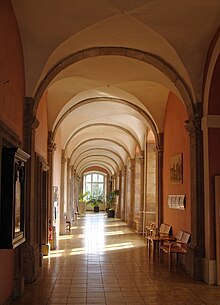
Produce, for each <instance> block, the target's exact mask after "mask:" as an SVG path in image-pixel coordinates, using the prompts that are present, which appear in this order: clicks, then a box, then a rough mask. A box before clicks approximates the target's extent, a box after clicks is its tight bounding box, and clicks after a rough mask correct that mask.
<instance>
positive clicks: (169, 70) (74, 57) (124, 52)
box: [33, 46, 194, 117]
mask: <svg viewBox="0 0 220 305" xmlns="http://www.w3.org/2000/svg"><path fill="white" fill-rule="evenodd" d="M110 55H111V56H112V55H116V56H124V57H129V58H132V59H135V60H139V61H141V62H144V63H147V64H150V65H152V66H154V67H155V68H157V69H158V70H160V71H161V72H162V73H163V74H165V75H166V76H167V78H168V79H169V80H170V81H171V82H173V84H174V85H175V87H176V88H177V90H178V91H179V92H180V95H181V96H182V99H183V102H184V103H185V106H186V109H187V112H188V116H189V117H191V116H193V113H194V105H193V93H192V92H191V90H190V88H189V87H188V85H187V84H186V82H185V81H184V79H183V78H182V77H181V76H180V75H179V74H178V73H177V71H176V70H175V68H174V67H172V66H171V65H170V64H169V63H168V62H166V61H165V60H164V59H163V58H161V57H159V56H157V55H155V54H152V53H150V52H144V51H141V50H137V49H133V48H125V47H112V46H109V47H92V48H88V49H84V50H81V51H78V52H76V53H73V54H71V55H70V56H67V57H66V58H64V59H63V60H62V61H60V62H58V63H57V64H56V65H55V66H54V67H53V68H52V69H51V70H50V71H49V72H48V73H47V75H46V76H45V78H44V79H43V81H42V82H41V83H40V84H39V86H38V88H37V90H36V92H35V94H34V107H33V111H34V113H35V114H36V111H37V107H38V103H39V101H40V99H41V97H42V96H43V93H44V91H45V90H46V88H47V87H48V85H49V84H50V82H51V81H52V80H53V79H54V77H55V76H56V75H58V73H60V72H61V71H62V70H63V69H65V68H67V67H68V66H70V65H72V64H74V63H77V62H79V61H82V60H84V59H88V58H91V57H97V56H110Z"/></svg>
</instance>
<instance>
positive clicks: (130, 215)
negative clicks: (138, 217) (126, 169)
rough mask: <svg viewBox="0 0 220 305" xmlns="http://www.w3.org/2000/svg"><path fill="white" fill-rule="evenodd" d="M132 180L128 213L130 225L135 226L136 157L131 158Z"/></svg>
mask: <svg viewBox="0 0 220 305" xmlns="http://www.w3.org/2000/svg"><path fill="white" fill-rule="evenodd" d="M130 171H131V181H130V210H129V214H128V225H129V226H130V227H133V220H134V204H135V202H134V200H135V159H131V166H130Z"/></svg>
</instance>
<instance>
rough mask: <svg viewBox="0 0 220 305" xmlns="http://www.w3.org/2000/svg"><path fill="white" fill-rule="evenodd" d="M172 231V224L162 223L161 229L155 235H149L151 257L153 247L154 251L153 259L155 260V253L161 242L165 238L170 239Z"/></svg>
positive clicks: (149, 253)
mask: <svg viewBox="0 0 220 305" xmlns="http://www.w3.org/2000/svg"><path fill="white" fill-rule="evenodd" d="M170 231H171V226H170V225H167V224H164V223H162V224H161V225H160V228H159V230H157V232H156V233H155V234H154V235H149V236H147V247H148V255H149V258H150V255H151V248H152V252H153V260H155V253H156V248H157V247H158V248H159V246H160V244H161V242H162V241H164V240H167V239H169V240H170V235H169V234H170Z"/></svg>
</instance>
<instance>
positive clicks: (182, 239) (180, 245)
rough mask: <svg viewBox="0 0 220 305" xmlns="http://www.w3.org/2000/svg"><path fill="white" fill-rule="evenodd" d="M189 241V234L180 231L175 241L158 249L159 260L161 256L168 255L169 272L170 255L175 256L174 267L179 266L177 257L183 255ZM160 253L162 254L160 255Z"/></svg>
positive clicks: (170, 264)
mask: <svg viewBox="0 0 220 305" xmlns="http://www.w3.org/2000/svg"><path fill="white" fill-rule="evenodd" d="M189 241H190V233H188V232H184V231H182V230H180V231H179V232H178V233H177V235H176V237H175V241H167V242H166V243H164V244H161V245H160V247H159V252H160V258H161V254H163V253H166V254H168V255H169V270H170V271H171V266H172V255H173V254H175V255H176V265H177V267H178V266H179V255H185V254H186V251H187V244H188V243H189ZM161 252H162V253H161Z"/></svg>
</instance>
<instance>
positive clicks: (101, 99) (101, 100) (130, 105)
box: [52, 97, 158, 140]
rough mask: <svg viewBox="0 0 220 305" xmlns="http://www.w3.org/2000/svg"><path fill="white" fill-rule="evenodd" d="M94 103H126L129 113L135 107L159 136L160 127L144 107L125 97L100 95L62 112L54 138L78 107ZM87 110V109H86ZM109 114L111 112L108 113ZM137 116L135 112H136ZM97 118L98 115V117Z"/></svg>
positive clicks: (54, 128)
mask: <svg viewBox="0 0 220 305" xmlns="http://www.w3.org/2000/svg"><path fill="white" fill-rule="evenodd" d="M93 103H99V105H98V106H101V104H100V103H105V104H104V105H105V106H106V107H107V105H109V106H111V107H112V106H113V105H114V104H115V105H119V104H120V105H124V106H127V107H128V109H127V111H126V112H127V113H129V109H133V110H134V112H136V116H137V117H140V119H141V120H142V121H143V122H145V124H146V125H148V126H149V127H150V129H151V130H152V131H153V133H154V134H155V137H157V133H158V129H157V127H156V124H155V122H154V121H153V120H152V118H151V117H150V116H149V114H148V113H147V112H146V111H145V110H144V109H142V108H141V107H139V106H137V105H135V104H133V103H131V102H128V101H126V100H123V99H118V98H110V97H98V98H88V99H85V100H82V101H80V102H78V103H76V104H74V105H72V106H71V107H70V108H69V109H68V110H66V111H65V112H64V113H62V114H61V115H60V116H58V117H57V120H56V121H55V124H54V127H53V131H52V139H53V140H54V139H55V136H56V133H57V131H58V128H59V127H60V126H61V123H63V122H64V120H65V119H66V118H67V117H68V116H69V115H70V114H71V113H72V112H73V111H75V110H76V109H78V108H79V107H82V106H86V105H89V104H93ZM85 111H86V109H85ZM108 115H109V114H108ZM134 116H135V114H134ZM96 119H97V117H96Z"/></svg>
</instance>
